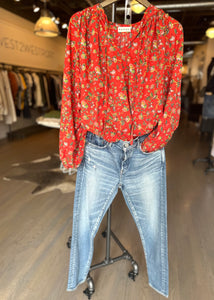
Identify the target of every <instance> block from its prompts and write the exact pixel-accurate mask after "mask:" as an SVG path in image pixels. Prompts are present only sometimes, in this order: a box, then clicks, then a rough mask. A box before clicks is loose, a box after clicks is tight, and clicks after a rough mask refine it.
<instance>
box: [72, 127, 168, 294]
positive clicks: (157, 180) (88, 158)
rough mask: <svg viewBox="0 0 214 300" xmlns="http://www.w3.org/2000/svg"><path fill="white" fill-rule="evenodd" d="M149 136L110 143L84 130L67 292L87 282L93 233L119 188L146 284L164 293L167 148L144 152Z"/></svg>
mask: <svg viewBox="0 0 214 300" xmlns="http://www.w3.org/2000/svg"><path fill="white" fill-rule="evenodd" d="M146 138H147V135H143V136H140V137H137V138H136V139H134V140H133V143H132V145H131V143H130V142H128V141H121V140H120V141H117V142H113V143H109V142H107V141H106V140H104V139H103V138H101V137H99V136H97V135H95V134H93V133H91V132H89V131H88V132H87V135H86V146H85V152H84V157H83V160H82V162H81V164H80V166H79V168H78V169H77V178H76V189H75V199H74V208H73V231H72V239H71V252H70V264H69V275H68V286H67V291H72V290H74V289H75V288H76V287H77V285H78V284H80V283H82V282H84V281H85V280H86V277H87V274H88V272H89V269H90V266H91V262H92V256H93V244H94V237H95V235H96V233H97V231H98V228H99V226H100V224H101V221H102V219H103V217H104V215H105V213H106V211H107V209H108V208H109V206H110V204H111V202H112V201H113V199H114V197H115V196H116V194H117V192H118V188H121V190H122V193H123V196H124V199H125V201H126V204H127V206H128V208H129V210H130V212H131V214H132V216H133V218H134V220H135V222H136V225H137V228H138V231H139V234H140V237H141V241H142V245H143V247H144V253H145V258H146V265H147V272H148V279H149V285H150V286H151V287H152V288H154V289H155V290H156V291H158V292H159V293H160V294H162V295H164V296H166V297H168V246H167V199H166V163H165V149H164V148H162V149H160V150H157V151H155V152H151V153H145V152H143V151H142V150H141V144H142V143H143V141H144V140H145V139H146Z"/></svg>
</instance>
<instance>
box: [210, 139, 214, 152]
mask: <svg viewBox="0 0 214 300" xmlns="http://www.w3.org/2000/svg"><path fill="white" fill-rule="evenodd" d="M210 154H211V155H212V156H213V157H214V135H213V140H212V148H211V153H210Z"/></svg>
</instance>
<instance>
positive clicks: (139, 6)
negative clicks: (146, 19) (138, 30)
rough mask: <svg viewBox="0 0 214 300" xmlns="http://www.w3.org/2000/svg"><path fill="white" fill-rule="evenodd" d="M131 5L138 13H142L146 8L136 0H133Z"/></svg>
mask: <svg viewBox="0 0 214 300" xmlns="http://www.w3.org/2000/svg"><path fill="white" fill-rule="evenodd" d="M130 5H131V9H132V10H133V12H135V13H136V14H140V13H142V12H143V11H144V10H145V9H146V8H145V7H144V6H143V5H142V4H140V3H139V2H138V1H136V0H132V1H131V3H130Z"/></svg>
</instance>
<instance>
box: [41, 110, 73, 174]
mask: <svg viewBox="0 0 214 300" xmlns="http://www.w3.org/2000/svg"><path fill="white" fill-rule="evenodd" d="M36 123H37V124H39V125H42V126H46V127H49V128H56V129H59V128H60V111H57V110H52V111H50V112H48V113H46V114H45V115H44V116H41V117H38V118H37V119H36ZM60 169H61V170H62V172H63V173H68V174H69V175H72V174H74V173H76V172H77V169H76V168H73V169H71V168H70V169H65V168H64V167H63V165H62V163H61V164H60Z"/></svg>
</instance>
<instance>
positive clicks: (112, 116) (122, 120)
mask: <svg viewBox="0 0 214 300" xmlns="http://www.w3.org/2000/svg"><path fill="white" fill-rule="evenodd" d="M121 27H130V29H131V30H129V29H128V30H127V31H125V32H124V30H122V32H121V30H120V29H119V28H121ZM122 29H123V28H122ZM125 30H126V29H125ZM182 61H183V27H182V25H181V24H180V23H179V22H178V21H177V20H175V19H174V18H172V17H170V16H169V15H168V14H167V13H165V12H164V11H163V10H162V9H159V8H157V7H156V6H154V5H152V4H151V5H150V6H149V7H148V8H147V9H146V10H145V12H144V15H143V17H142V19H141V21H139V22H137V23H134V24H130V25H126V24H117V23H112V22H110V21H109V20H108V19H107V15H106V14H105V11H104V9H103V7H102V6H101V4H100V3H98V4H96V5H94V6H92V7H88V8H86V9H84V10H82V11H79V12H77V13H75V14H73V15H72V17H71V19H70V22H69V28H68V35H67V41H66V52H65V66H64V77H63V93H62V107H61V121H60V136H59V138H60V141H59V152H60V159H61V162H62V165H63V167H64V168H65V169H70V168H77V167H78V166H79V165H80V163H81V160H82V158H83V155H84V147H85V138H86V133H87V131H91V132H93V133H94V134H96V135H99V136H100V137H102V138H104V139H105V140H107V141H108V142H116V141H118V140H123V141H131V142H132V141H133V138H135V137H136V136H140V135H144V134H147V133H150V134H149V135H148V137H147V138H146V139H145V140H144V141H143V143H142V146H141V148H142V151H144V152H152V151H156V150H158V149H161V148H162V147H164V146H165V145H166V144H167V142H168V141H169V140H170V138H171V137H172V135H173V132H174V131H175V129H176V128H177V127H178V124H179V118H180V87H181V68H182Z"/></svg>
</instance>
